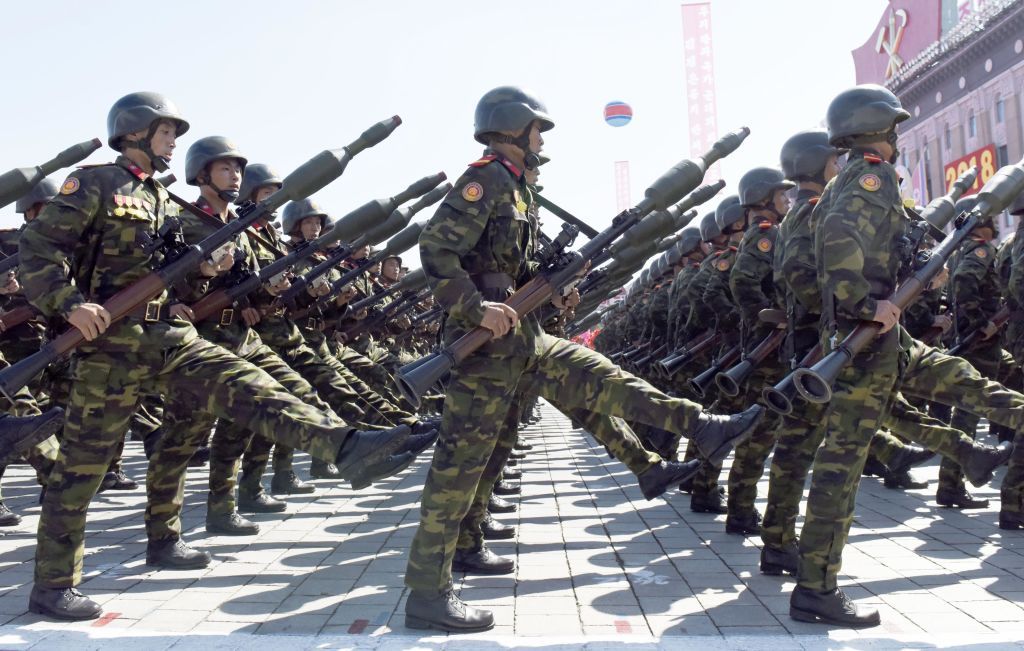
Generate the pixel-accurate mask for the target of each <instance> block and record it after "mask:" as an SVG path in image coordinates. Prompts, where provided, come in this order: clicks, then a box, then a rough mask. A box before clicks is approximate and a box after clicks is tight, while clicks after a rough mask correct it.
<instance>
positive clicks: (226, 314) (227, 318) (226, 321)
mask: <svg viewBox="0 0 1024 651" xmlns="http://www.w3.org/2000/svg"><path fill="white" fill-rule="evenodd" d="M234 320H235V311H234V310H233V309H232V308H230V307H229V308H226V309H224V310H221V313H220V325H222V326H229V325H231V323H232V322H233V321H234Z"/></svg>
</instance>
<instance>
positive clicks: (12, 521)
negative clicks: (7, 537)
mask: <svg viewBox="0 0 1024 651" xmlns="http://www.w3.org/2000/svg"><path fill="white" fill-rule="evenodd" d="M19 524H21V516H20V515H18V514H17V513H15V512H14V511H12V510H10V509H9V508H7V505H6V504H4V501H3V500H0V527H16V526H18V525H19Z"/></svg>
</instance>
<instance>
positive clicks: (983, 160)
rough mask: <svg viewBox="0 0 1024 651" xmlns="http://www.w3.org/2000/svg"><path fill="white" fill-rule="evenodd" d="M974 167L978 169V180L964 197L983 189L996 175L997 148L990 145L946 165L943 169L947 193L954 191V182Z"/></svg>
mask: <svg viewBox="0 0 1024 651" xmlns="http://www.w3.org/2000/svg"><path fill="white" fill-rule="evenodd" d="M972 167H977V168H978V178H977V180H976V181H975V182H974V185H972V186H971V187H969V188H967V191H966V192H964V196H965V197H966V196H967V195H970V194H974V193H975V192H977V191H978V190H980V189H981V186H983V185H985V182H986V181H988V180H989V179H990V178H992V175H993V174H995V173H996V146H995V145H988V146H986V147H982V148H981V149H979V150H977V151H972V152H971V153H969V154H967V155H965V156H962V157H960V158H958V159H956V160H955V161H952V162H949V163H946V165H945V166H944V167H943V168H942V169H943V172H944V173H945V175H946V192H949V191H950V190H952V189H953V182H954V181H956V180H957V179H958V178H960V175H961V174H963V173H964V172H966V171H967V170H969V169H971V168H972Z"/></svg>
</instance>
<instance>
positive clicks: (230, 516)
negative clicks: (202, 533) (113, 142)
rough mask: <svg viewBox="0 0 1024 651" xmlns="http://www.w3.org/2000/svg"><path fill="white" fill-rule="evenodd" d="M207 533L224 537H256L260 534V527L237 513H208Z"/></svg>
mask: <svg viewBox="0 0 1024 651" xmlns="http://www.w3.org/2000/svg"><path fill="white" fill-rule="evenodd" d="M206 532H207V533H218V534H221V535H224V536H255V535H256V534H258V533H259V532H260V525H258V524H256V523H255V522H253V521H252V520H246V519H245V518H243V517H242V516H240V515H238V513H237V512H235V511H232V512H231V513H210V512H207V513H206Z"/></svg>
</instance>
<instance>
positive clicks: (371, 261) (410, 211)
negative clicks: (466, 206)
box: [280, 183, 452, 305]
mask: <svg viewBox="0 0 1024 651" xmlns="http://www.w3.org/2000/svg"><path fill="white" fill-rule="evenodd" d="M451 189H452V184H451V183H444V184H442V185H438V186H437V187H436V188H434V189H433V190H431V191H430V192H428V193H427V194H425V195H423V196H422V197H420V198H419V200H417V201H416V202H415V203H413V204H412V205H411V206H406V207H404V208H398V209H396V210H395V212H394V213H392V214H391V216H390V217H388V220H387V221H392V220H394V219H399V220H401V222H402V223H403V224H409V221H410V220H411V219H412V218H413V216H414V215H415V214H416V213H418V212H419V211H421V210H423V209H424V208H426V207H427V206H432V205H433V204H435V203H437V202H438V201H440V200H441V199H443V198H444V197H445V195H446V194H448V192H449V191H450V190H451ZM422 231H423V224H420V223H416V224H409V225H408V226H406V227H405V228H404V229H402V230H401V231H400V232H399V233H398V234H397V235H394V236H393V237H392V238H391V239H390V240H388V243H387V244H386V245H385V246H384V249H383V250H382V251H378V252H377V253H374V254H373V255H371V256H369V257H367V258H366V260H364V261H363V262H362V263H360V264H359V266H357V267H356V268H355V269H351V270H349V271H346V272H345V273H343V274H342V275H341V278H339V279H338V280H336V281H332V282H331V289H330V291H328V292H327V293H326V294H325V295H324V296H320V297H318V298H317V303H318V304H320V305H325V304H327V303H328V302H330V301H331V299H333V298H334V297H335V296H336V295H337V294H338V292H340V291H341V288H342V287H344V286H345V285H347V284H348V283H349V282H350V281H351V280H352V279H353V278H355V277H356V276H358V275H359V274H361V273H363V272H364V271H366V270H367V269H369V268H370V267H372V266H373V265H375V264H377V263H378V262H382V261H383V260H384V258H386V257H388V256H391V255H397V254H399V253H402V252H404V251H406V250H408V249H410V248H412V247H413V246H415V245H416V242H417V241H419V237H420V233H421V232H422ZM384 237H387V236H386V235H385V236H384ZM381 239H383V237H375V234H374V233H372V232H371V233H368V234H367V235H366V236H365V237H363V238H360V239H358V240H356V241H354V242H352V244H351V245H350V246H348V247H347V249H348V253H344V250H338V251H337V252H336V253H334V254H331V255H330V256H328V258H327V259H326V260H324V261H323V262H321V263H320V264H318V265H317V266H315V267H313V268H312V269H310V270H309V271H307V272H306V273H305V275H303V276H300V277H298V278H295V279H293V280H292V286H291V287H289V288H288V289H287V290H286V291H285V292H284V293H282V294H281V297H280V302H282V303H285V304H288V305H292V304H294V302H295V299H296V298H297V297H298V295H299V293H301V292H302V291H303V290H304V289H306V288H307V287H308V286H309V283H310V282H312V281H314V280H316V279H317V278H319V277H320V276H322V275H324V274H325V273H327V272H328V271H330V270H331V269H333V268H334V267H335V266H337V264H338V263H340V262H341V261H343V260H345V259H346V258H348V257H349V256H350V255H351V254H352V251H355V250H356V249H359V248H360V247H362V246H363V245H364V244H366V243H371V244H376V243H377V242H379V241H380V240H381ZM343 253H344V254H343Z"/></svg>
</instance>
